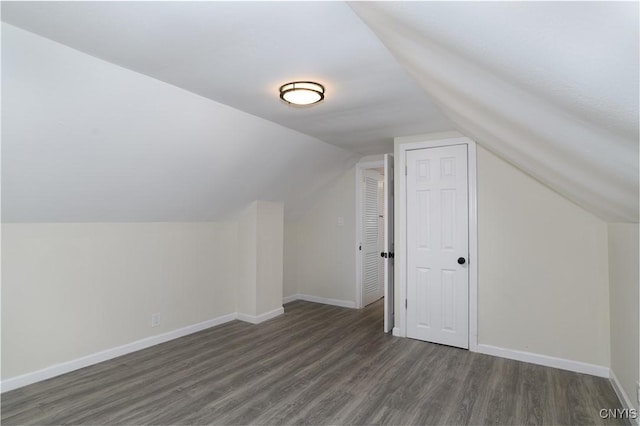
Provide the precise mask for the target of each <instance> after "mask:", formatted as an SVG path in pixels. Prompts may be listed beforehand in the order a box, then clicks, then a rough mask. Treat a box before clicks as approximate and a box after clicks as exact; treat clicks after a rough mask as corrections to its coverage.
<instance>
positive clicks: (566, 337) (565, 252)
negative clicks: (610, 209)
mask: <svg viewBox="0 0 640 426" xmlns="http://www.w3.org/2000/svg"><path fill="white" fill-rule="evenodd" d="M477 166H478V255H479V259H478V262H479V266H478V274H479V276H478V341H479V343H481V344H482V343H484V344H489V345H494V346H498V347H502V348H508V349H516V350H520V351H526V352H532V353H536V354H543V355H549V356H553V357H559V358H565V359H569V360H574V361H582V362H586V363H591V364H596V365H601V366H608V365H609V291H608V285H609V284H608V280H609V277H608V270H607V224H606V223H605V222H603V221H602V220H600V219H598V218H597V217H595V216H594V215H592V214H590V213H588V212H586V211H585V210H584V209H582V208H580V207H578V206H576V205H575V204H573V203H571V202H570V201H568V200H566V199H565V198H563V197H562V196H560V195H558V194H557V193H555V192H554V191H552V190H550V189H549V188H547V187H546V186H544V185H542V184H541V183H539V182H538V181H536V180H534V179H533V178H531V177H529V176H528V175H526V174H524V173H522V172H521V171H519V170H518V169H516V168H515V167H513V166H511V165H509V164H508V163H506V162H505V161H503V160H501V159H499V158H498V157H496V156H495V155H493V154H491V153H490V152H488V151H486V150H485V149H483V148H481V147H478V163H477Z"/></svg>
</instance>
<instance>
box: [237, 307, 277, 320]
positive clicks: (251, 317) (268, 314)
mask: <svg viewBox="0 0 640 426" xmlns="http://www.w3.org/2000/svg"><path fill="white" fill-rule="evenodd" d="M283 314H284V308H283V307H282V306H280V307H279V308H276V309H274V310H273V311H269V312H265V313H264V314H260V315H247V314H241V313H238V314H237V318H238V319H239V320H240V321H245V322H250V323H251V324H260V323H261V322H265V321H267V320H270V319H271V318H275V317H278V316H280V315H283Z"/></svg>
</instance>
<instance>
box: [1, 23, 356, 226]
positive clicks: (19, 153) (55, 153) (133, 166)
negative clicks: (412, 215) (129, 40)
mask: <svg viewBox="0 0 640 426" xmlns="http://www.w3.org/2000/svg"><path fill="white" fill-rule="evenodd" d="M2 59H3V61H2V101H3V102H2V103H3V108H2V219H3V221H5V222H152V221H207V220H221V219H226V218H229V217H230V216H232V215H233V214H234V213H236V212H237V211H238V210H239V209H241V208H243V207H244V206H245V205H247V204H248V203H249V202H251V201H253V200H255V199H262V200H274V201H284V203H285V206H286V214H287V217H289V218H291V217H295V216H296V214H298V213H297V212H298V211H299V209H304V207H305V199H306V197H307V196H308V195H309V194H312V193H313V192H315V191H316V190H317V189H318V188H320V187H322V186H323V185H326V184H327V183H328V182H330V181H331V180H332V179H334V178H336V177H337V176H339V175H340V174H341V173H342V172H343V171H344V170H346V169H347V168H348V167H350V166H351V165H352V164H353V163H354V162H355V161H356V160H357V158H358V157H359V155H357V154H354V153H353V152H351V151H347V150H344V149H342V148H338V147H336V146H333V145H330V144H327V143H324V142H322V141H320V140H318V139H315V138H313V137H311V136H307V135H304V134H302V133H299V132H296V131H294V130H291V129H287V128H285V127H283V126H280V125H278V124H275V123H272V122H270V121H267V120H264V119H262V118H258V117H255V116H253V115H250V114H247V113H244V112H241V111H238V110H235V109H233V108H230V107H228V106H225V105H222V104H219V103H216V102H214V101H211V100H209V99H206V98H203V97H201V96H198V95H195V94H193V93H191V92H187V91H185V90H182V89H179V88H177V87H174V86H171V85H168V84H166V83H163V82H161V81H158V80H155V79H151V78H149V77H147V76H144V75H142V74H138V73H135V72H132V71H129V70H127V69H124V68H121V67H117V66H114V65H112V64H110V63H108V62H105V61H102V60H99V59H96V58H94V57H91V56H88V55H85V54H84V53H81V52H78V51H76V50H73V49H70V48H68V47H66V46H63V45H61V44H58V43H55V42H53V41H51V40H48V39H45V38H42V37H40V36H37V35H34V34H32V33H29V32H26V31H23V30H21V29H18V28H16V27H13V26H11V25H8V24H3V26H2Z"/></svg>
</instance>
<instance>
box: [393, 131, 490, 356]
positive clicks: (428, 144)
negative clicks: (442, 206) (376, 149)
mask: <svg viewBox="0 0 640 426" xmlns="http://www.w3.org/2000/svg"><path fill="white" fill-rule="evenodd" d="M434 136H437V135H421V136H410V137H403V138H396V139H395V145H396V147H395V148H396V149H395V154H396V157H395V159H396V160H395V161H396V162H397V165H398V167H397V168H396V169H395V182H396V184H395V188H394V189H395V194H396V197H395V212H396V214H395V220H394V224H395V230H396V231H395V261H396V265H395V266H396V269H395V294H396V309H395V311H396V322H395V327H394V328H393V335H394V336H400V337H407V309H406V305H405V301H406V299H407V177H406V175H405V173H406V167H407V151H409V150H414V149H424V148H435V147H441V146H449V145H460V144H466V145H467V153H468V157H467V162H468V166H469V170H468V185H469V259H468V264H469V268H468V271H469V350H471V351H474V352H477V349H478V219H477V178H476V143H475V142H474V141H472V140H471V139H469V138H467V137H457V136H453V137H452V136H449V137H447V136H444V135H443V137H439V138H435V139H434Z"/></svg>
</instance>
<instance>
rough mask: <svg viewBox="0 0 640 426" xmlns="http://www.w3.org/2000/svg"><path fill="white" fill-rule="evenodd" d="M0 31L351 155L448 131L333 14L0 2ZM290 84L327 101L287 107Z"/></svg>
mask: <svg viewBox="0 0 640 426" xmlns="http://www.w3.org/2000/svg"><path fill="white" fill-rule="evenodd" d="M2 20H3V21H5V22H7V23H10V24H12V25H15V26H18V27H20V28H23V29H26V30H28V31H30V32H33V33H36V34H39V35H42V36H44V37H47V38H49V39H52V40H55V41H58V42H60V43H62V44H65V45H67V46H70V47H73V48H74V49H77V50H80V51H82V52H85V53H87V54H89V55H92V56H95V57H98V58H101V59H104V60H106V61H109V62H112V63H114V64H118V65H121V66H123V67H125V68H129V69H131V70H135V71H138V72H140V73H142V74H145V75H148V76H151V77H154V78H157V79H159V80H161V81H165V82H167V83H170V84H173V85H175V86H178V87H181V88H183V89H186V90H189V91H191V92H193V93H196V94H199V95H202V96H204V97H207V98H209V99H212V100H215V101H218V102H220V103H223V104H226V105H229V106H232V107H234V108H237V109H239V110H241V111H245V112H248V113H250V114H253V115H256V116H259V117H262V118H265V119H267V120H270V121H273V122H275V123H279V124H281V125H283V126H286V127H288V128H291V129H294V130H297V131H300V132H302V133H305V134H307V135H311V136H314V137H316V138H318V139H320V140H322V141H325V142H328V143H331V144H334V145H337V146H340V147H343V148H346V149H348V150H351V151H354V152H357V153H360V154H375V153H384V152H390V151H391V150H392V138H393V137H395V136H403V135H411V134H418V133H427V132H435V131H444V130H451V129H454V126H453V124H452V123H451V122H450V121H449V120H448V119H447V118H446V117H445V116H444V115H443V114H442V113H440V112H439V110H438V109H437V108H436V107H435V106H434V104H433V103H432V102H430V101H429V99H428V97H427V95H426V94H425V93H424V91H422V90H421V88H420V87H419V86H418V85H417V84H416V83H415V82H414V81H413V80H412V79H411V78H410V77H409V75H408V74H407V73H406V72H405V70H404V68H403V67H402V66H401V65H400V64H399V63H398V62H397V61H396V60H394V58H393V56H392V55H391V54H390V53H389V51H387V49H386V48H385V47H384V45H383V44H382V43H381V42H380V41H379V40H378V38H377V37H376V36H375V35H374V34H373V33H372V32H371V30H370V29H369V28H368V27H367V26H366V25H365V24H364V23H363V22H362V21H361V20H360V19H359V18H358V17H357V15H355V14H354V12H353V11H352V10H351V8H350V7H349V6H348V5H347V4H346V3H343V2H2ZM292 80H314V81H318V82H320V83H322V84H324V85H325V86H326V89H327V92H326V99H325V101H324V102H323V103H322V104H319V105H316V106H314V107H312V108H305V109H301V108H294V107H289V106H287V105H285V104H284V103H282V102H281V101H280V100H279V98H278V87H279V86H280V85H281V84H284V83H286V82H288V81H292Z"/></svg>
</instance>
